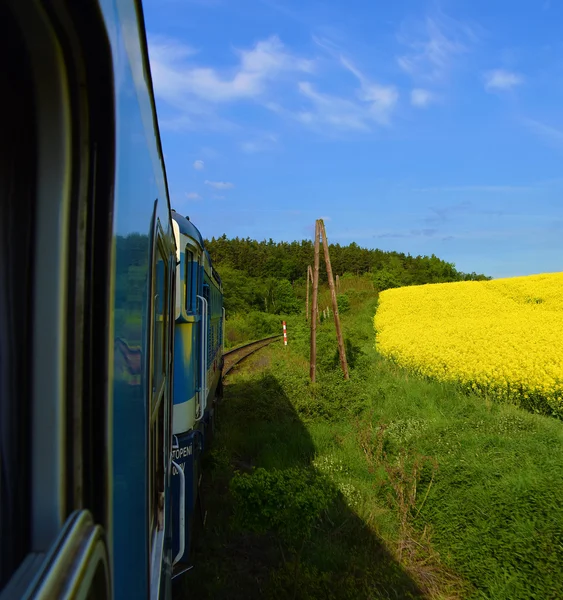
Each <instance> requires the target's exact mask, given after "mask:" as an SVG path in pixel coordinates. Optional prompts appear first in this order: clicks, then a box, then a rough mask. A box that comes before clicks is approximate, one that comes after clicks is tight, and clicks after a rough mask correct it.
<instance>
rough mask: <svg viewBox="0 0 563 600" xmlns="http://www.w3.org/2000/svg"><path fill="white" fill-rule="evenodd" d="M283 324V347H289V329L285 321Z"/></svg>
mask: <svg viewBox="0 0 563 600" xmlns="http://www.w3.org/2000/svg"><path fill="white" fill-rule="evenodd" d="M282 323H283V345H284V346H287V327H286V326H285V321H282Z"/></svg>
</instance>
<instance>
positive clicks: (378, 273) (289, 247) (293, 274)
mask: <svg viewBox="0 0 563 600" xmlns="http://www.w3.org/2000/svg"><path fill="white" fill-rule="evenodd" d="M205 246H206V248H207V250H208V251H209V254H210V255H211V259H212V261H213V264H214V266H215V267H216V269H217V271H218V272H219V274H220V275H221V279H222V280H223V287H224V292H225V308H226V310H227V312H228V313H229V314H231V315H232V314H234V313H237V312H241V311H247V310H258V311H262V312H267V313H272V314H290V313H294V312H299V310H300V309H301V307H302V296H303V291H304V288H305V283H306V275H307V265H313V260H314V246H313V242H312V241H311V240H302V241H294V242H274V241H273V240H272V239H270V240H269V241H265V240H264V241H261V242H259V241H257V240H252V239H250V238H246V239H243V238H238V237H236V238H232V239H229V238H227V236H226V235H223V236H221V237H219V238H212V239H211V240H205ZM329 250H330V260H331V263H332V271H333V274H334V275H340V276H342V275H344V274H347V273H348V274H354V275H359V276H363V277H365V278H366V279H370V280H371V281H372V282H373V285H374V289H375V290H377V291H383V290H386V289H388V288H393V287H401V286H406V285H421V284H424V283H446V282H451V281H479V280H486V279H490V277H487V276H485V275H482V274H477V273H462V272H461V271H458V270H457V269H456V268H455V265H454V264H453V263H449V262H446V261H444V260H442V259H440V258H438V257H437V256H435V255H434V254H432V255H431V256H411V255H409V254H403V253H402V252H386V251H383V250H378V249H375V250H370V249H367V248H362V247H360V246H359V245H358V244H356V243H354V242H352V243H351V244H348V245H347V246H341V245H340V244H329ZM321 253H322V248H321ZM319 278H320V282H321V283H323V282H326V281H327V275H326V269H325V265H324V261H323V260H322V259H321V262H320V272H319Z"/></svg>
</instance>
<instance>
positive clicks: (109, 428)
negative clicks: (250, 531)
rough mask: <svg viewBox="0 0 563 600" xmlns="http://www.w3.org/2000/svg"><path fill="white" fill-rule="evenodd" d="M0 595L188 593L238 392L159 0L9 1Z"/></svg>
mask: <svg viewBox="0 0 563 600" xmlns="http://www.w3.org/2000/svg"><path fill="white" fill-rule="evenodd" d="M0 30H1V34H2V35H0V45H1V46H2V50H3V52H2V53H0V56H2V58H1V59H0V60H1V61H2V66H1V67H0V77H1V78H2V84H3V85H2V90H3V98H4V105H5V112H4V116H3V129H2V136H0V145H1V146H2V152H1V153H0V231H1V235H0V240H2V244H0V459H1V463H0V466H1V470H0V478H1V480H0V598H1V599H2V600H5V599H8V598H10V599H11V598H30V599H31V598H37V599H38V598H49V599H51V598H91V599H110V598H115V599H127V600H129V599H137V598H139V599H144V598H151V599H156V598H159V599H160V598H163V599H168V598H170V597H171V589H172V584H171V581H172V578H173V577H174V576H177V575H181V574H182V573H183V572H184V571H185V570H186V569H188V568H189V559H190V557H189V550H190V545H191V538H192V526H193V520H194V518H195V517H194V515H195V514H196V504H197V501H198V496H199V493H198V489H199V481H200V475H201V465H200V463H201V456H202V453H203V451H204V449H205V448H206V446H207V445H208V443H209V440H210V438H211V434H212V432H213V428H214V421H215V415H216V404H217V401H218V399H219V398H220V396H221V393H222V384H221V381H222V368H223V339H224V320H225V313H224V309H223V289H222V283H221V278H220V276H219V274H218V273H217V272H216V270H215V269H214V267H213V264H212V261H211V259H210V256H209V254H208V252H207V251H206V249H205V245H204V242H203V238H202V236H201V234H200V232H199V231H198V229H197V228H196V227H195V225H194V224H193V223H192V222H191V221H190V220H189V219H188V218H186V217H183V216H180V214H179V213H176V212H174V211H173V210H172V209H171V206H170V196H169V191H168V184H167V179H166V170H165V166H164V157H163V152H162V147H161V142H160V134H159V129H158V120H157V114H156V108H155V101H154V94H153V88H152V80H151V74H150V67H149V60H148V52H147V43H146V34H145V28H144V18H143V13H142V6H141V3H140V2H139V1H135V0H74V1H70V0H1V1H0Z"/></svg>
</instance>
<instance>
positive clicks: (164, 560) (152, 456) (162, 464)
mask: <svg viewBox="0 0 563 600" xmlns="http://www.w3.org/2000/svg"><path fill="white" fill-rule="evenodd" d="M164 240H165V236H164V232H163V230H162V227H161V225H160V223H159V222H158V221H157V226H156V235H155V240H154V248H153V277H152V311H151V312H152V327H151V329H152V331H151V336H152V339H151V372H150V378H151V384H150V386H149V390H150V394H149V396H150V401H149V414H148V457H149V460H148V470H149V472H148V484H149V485H148V513H149V514H148V528H149V529H148V530H149V544H150V546H149V562H150V589H151V594H150V596H151V598H159V596H160V591H161V587H162V585H163V584H165V581H166V580H167V579H168V577H166V574H170V572H171V564H170V557H169V556H167V554H166V553H167V549H166V546H165V540H166V538H167V533H168V532H167V526H168V529H169V527H170V525H169V524H168V523H167V521H166V518H165V515H166V511H165V509H166V506H167V501H168V496H169V491H168V490H169V477H168V473H169V469H170V466H171V465H170V457H171V445H170V439H171V434H172V431H171V429H170V411H171V408H172V407H171V395H170V393H171V387H170V384H169V379H170V376H171V371H170V366H171V365H170V359H169V350H170V336H171V326H172V325H171V321H172V320H171V318H170V317H171V315H170V293H171V277H172V273H171V272H170V261H169V251H168V252H167V244H166V243H165V241H164ZM163 574H164V575H165V577H164V578H162V576H163Z"/></svg>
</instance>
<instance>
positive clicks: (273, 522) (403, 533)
mask: <svg viewBox="0 0 563 600" xmlns="http://www.w3.org/2000/svg"><path fill="white" fill-rule="evenodd" d="M348 296H349V304H350V309H349V310H348V312H346V313H345V314H344V315H343V317H342V323H343V329H344V332H345V336H346V338H347V349H348V356H349V361H350V363H351V380H350V381H349V382H345V381H343V379H342V376H341V373H340V372H339V369H338V359H337V355H336V342H335V337H334V327H333V325H332V323H330V322H325V323H323V324H322V325H321V326H320V331H319V336H318V352H319V368H318V370H319V375H318V382H317V383H316V384H315V385H313V386H312V385H311V384H310V383H309V381H308V329H307V326H306V323H305V322H304V318H303V317H301V316H295V317H292V318H291V319H290V320H289V322H288V335H289V346H288V347H287V348H284V347H283V346H281V345H276V346H275V347H270V348H269V349H267V350H265V351H262V353H261V354H259V355H257V356H256V357H255V358H254V359H253V360H252V361H250V363H249V364H248V365H247V366H246V367H244V368H243V369H241V371H240V372H238V373H236V374H234V375H233V376H231V377H230V379H229V381H230V383H229V385H227V386H226V388H225V398H224V402H223V404H222V405H221V407H220V412H219V427H218V432H217V435H216V437H215V439H214V442H213V448H212V451H211V453H210V454H209V456H208V457H207V463H208V464H207V466H208V467H209V470H208V472H207V477H206V479H205V480H204V483H203V484H202V485H203V486H204V494H205V495H204V498H205V502H206V508H207V510H208V515H207V522H206V529H205V533H204V535H203V536H200V538H199V540H198V542H197V544H196V547H195V555H194V564H195V568H194V569H193V570H192V571H191V572H190V574H189V575H188V577H187V578H186V580H185V581H184V582H183V583H182V584H181V585H182V588H179V589H178V590H176V593H177V594H178V596H177V597H184V596H185V592H188V593H189V595H190V597H195V596H196V595H197V597H200V598H303V599H305V598H334V599H337V598H349V599H356V598H416V597H427V598H494V599H499V600H500V599H506V600H508V599H510V600H515V599H529V598H538V599H539V598H541V599H555V598H562V597H563V577H562V576H561V573H562V572H563V503H562V502H561V498H563V458H562V457H563V424H562V423H561V422H559V421H556V420H553V419H550V418H547V417H542V416H539V415H532V414H529V413H526V412H524V411H521V410H519V409H517V408H514V407H511V406H506V405H499V404H491V403H487V402H485V401H484V400H483V399H482V398H479V397H476V396H471V395H467V394H464V393H462V392H461V391H459V390H458V389H457V388H456V387H454V386H453V385H446V384H439V383H433V382H429V381H423V380H421V379H419V378H417V377H414V376H411V375H410V374H408V373H407V372H405V371H402V370H400V369H398V368H396V367H395V366H393V365H392V364H390V363H389V362H387V361H386V360H384V359H382V358H380V357H379V356H378V354H377V353H376V351H375V349H374V347H373V336H374V333H373V327H372V318H373V314H374V312H375V308H376V299H375V296H374V294H373V293H370V292H369V291H365V290H364V291H357V292H354V291H353V290H351V291H349V292H348Z"/></svg>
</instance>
